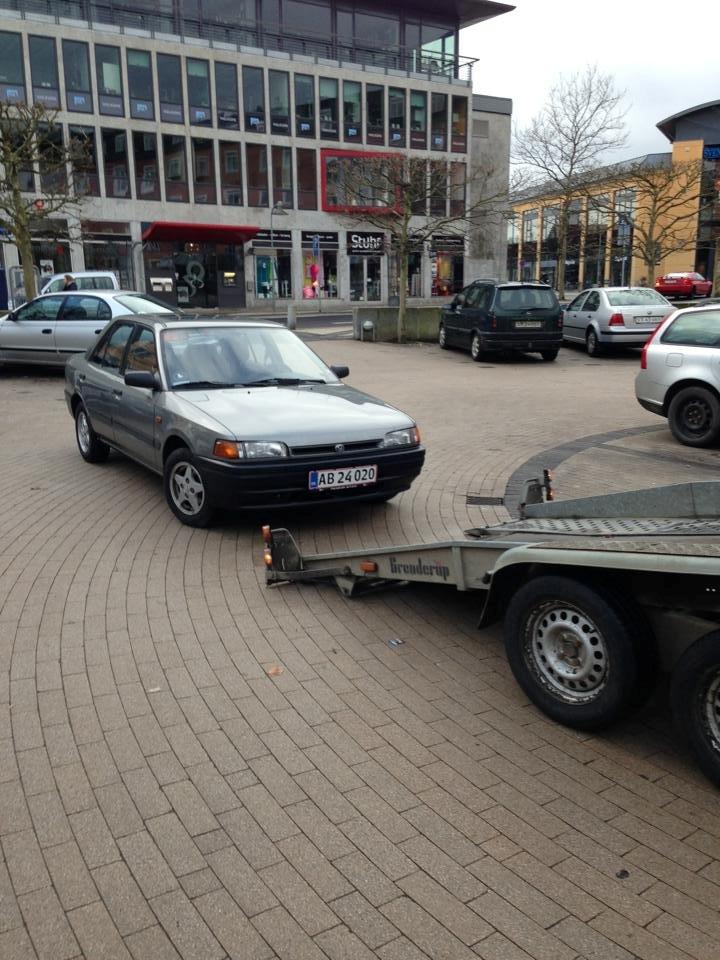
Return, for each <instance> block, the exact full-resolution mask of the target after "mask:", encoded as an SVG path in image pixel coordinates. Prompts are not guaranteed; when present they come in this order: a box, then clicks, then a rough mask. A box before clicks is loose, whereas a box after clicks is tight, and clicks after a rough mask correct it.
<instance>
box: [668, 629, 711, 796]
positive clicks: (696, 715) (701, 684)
mask: <svg viewBox="0 0 720 960" xmlns="http://www.w3.org/2000/svg"><path fill="white" fill-rule="evenodd" d="M670 702H671V704H672V710H673V717H674V719H675V724H676V726H677V729H678V730H679V731H680V733H681V734H682V736H683V737H684V738H685V740H686V741H687V742H688V743H689V744H690V747H691V748H692V751H693V753H694V754H695V757H696V759H697V762H698V764H699V766H700V768H701V770H702V771H703V773H704V774H705V776H706V777H708V778H709V779H710V780H712V781H713V783H716V784H717V785H718V786H720V630H713V631H712V632H711V633H707V634H706V635H705V636H704V637H701V638H700V639H699V640H697V641H696V642H695V643H694V644H693V645H692V647H690V649H689V650H686V651H685V653H683V655H682V657H681V659H680V661H679V663H678V664H677V666H676V668H675V672H674V674H673V676H672V681H671V685H670Z"/></svg>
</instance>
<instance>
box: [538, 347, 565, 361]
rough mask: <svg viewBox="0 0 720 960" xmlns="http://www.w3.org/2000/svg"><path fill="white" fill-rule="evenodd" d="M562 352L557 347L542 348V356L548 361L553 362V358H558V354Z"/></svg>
mask: <svg viewBox="0 0 720 960" xmlns="http://www.w3.org/2000/svg"><path fill="white" fill-rule="evenodd" d="M559 353H560V350H559V349H558V348H556V349H555V350H541V351H540V356H541V357H542V358H543V360H545V361H546V362H547V363H552V361H553V360H557V356H558V354H559Z"/></svg>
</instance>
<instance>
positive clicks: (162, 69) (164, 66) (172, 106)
mask: <svg viewBox="0 0 720 960" xmlns="http://www.w3.org/2000/svg"><path fill="white" fill-rule="evenodd" d="M157 78H158V93H159V95H160V119H161V120H164V121H165V122H166V123H183V121H184V111H183V90H182V72H181V70H180V57H175V56H172V55H171V54H168V53H158V54H157Z"/></svg>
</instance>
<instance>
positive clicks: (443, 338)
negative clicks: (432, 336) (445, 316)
mask: <svg viewBox="0 0 720 960" xmlns="http://www.w3.org/2000/svg"><path fill="white" fill-rule="evenodd" d="M438 344H439V345H440V349H441V350H447V348H448V345H447V333H446V332H445V327H444V326H443V324H440V329H439V330H438Z"/></svg>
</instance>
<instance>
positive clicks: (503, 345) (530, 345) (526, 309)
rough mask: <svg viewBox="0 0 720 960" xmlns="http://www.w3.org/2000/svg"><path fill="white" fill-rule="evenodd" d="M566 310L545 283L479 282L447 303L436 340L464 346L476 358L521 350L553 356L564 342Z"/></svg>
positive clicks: (475, 282) (483, 358) (448, 344)
mask: <svg viewBox="0 0 720 960" xmlns="http://www.w3.org/2000/svg"><path fill="white" fill-rule="evenodd" d="M562 323H563V312H562V307H561V306H560V303H559V302H558V298H557V297H556V296H555V291H554V290H553V289H552V287H549V286H547V285H546V284H544V283H531V282H528V283H518V282H513V281H508V282H504V283H503V282H500V281H498V280H475V281H474V282H473V283H471V284H470V285H469V286H467V287H465V289H464V290H463V291H462V293H459V294H458V295H457V296H456V297H455V299H454V300H453V301H452V302H451V303H449V304H448V305H447V306H445V307H443V309H442V312H441V315H440V329H439V331H438V342H439V344H440V346H441V347H443V349H446V348H447V347H460V348H462V349H465V350H469V351H470V355H471V356H472V358H473V360H485V359H487V355H488V354H489V353H491V352H499V351H505V350H520V351H524V352H528V353H539V354H540V356H541V357H542V358H543V360H554V359H555V358H556V357H557V355H558V351H559V350H560V346H561V344H562Z"/></svg>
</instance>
